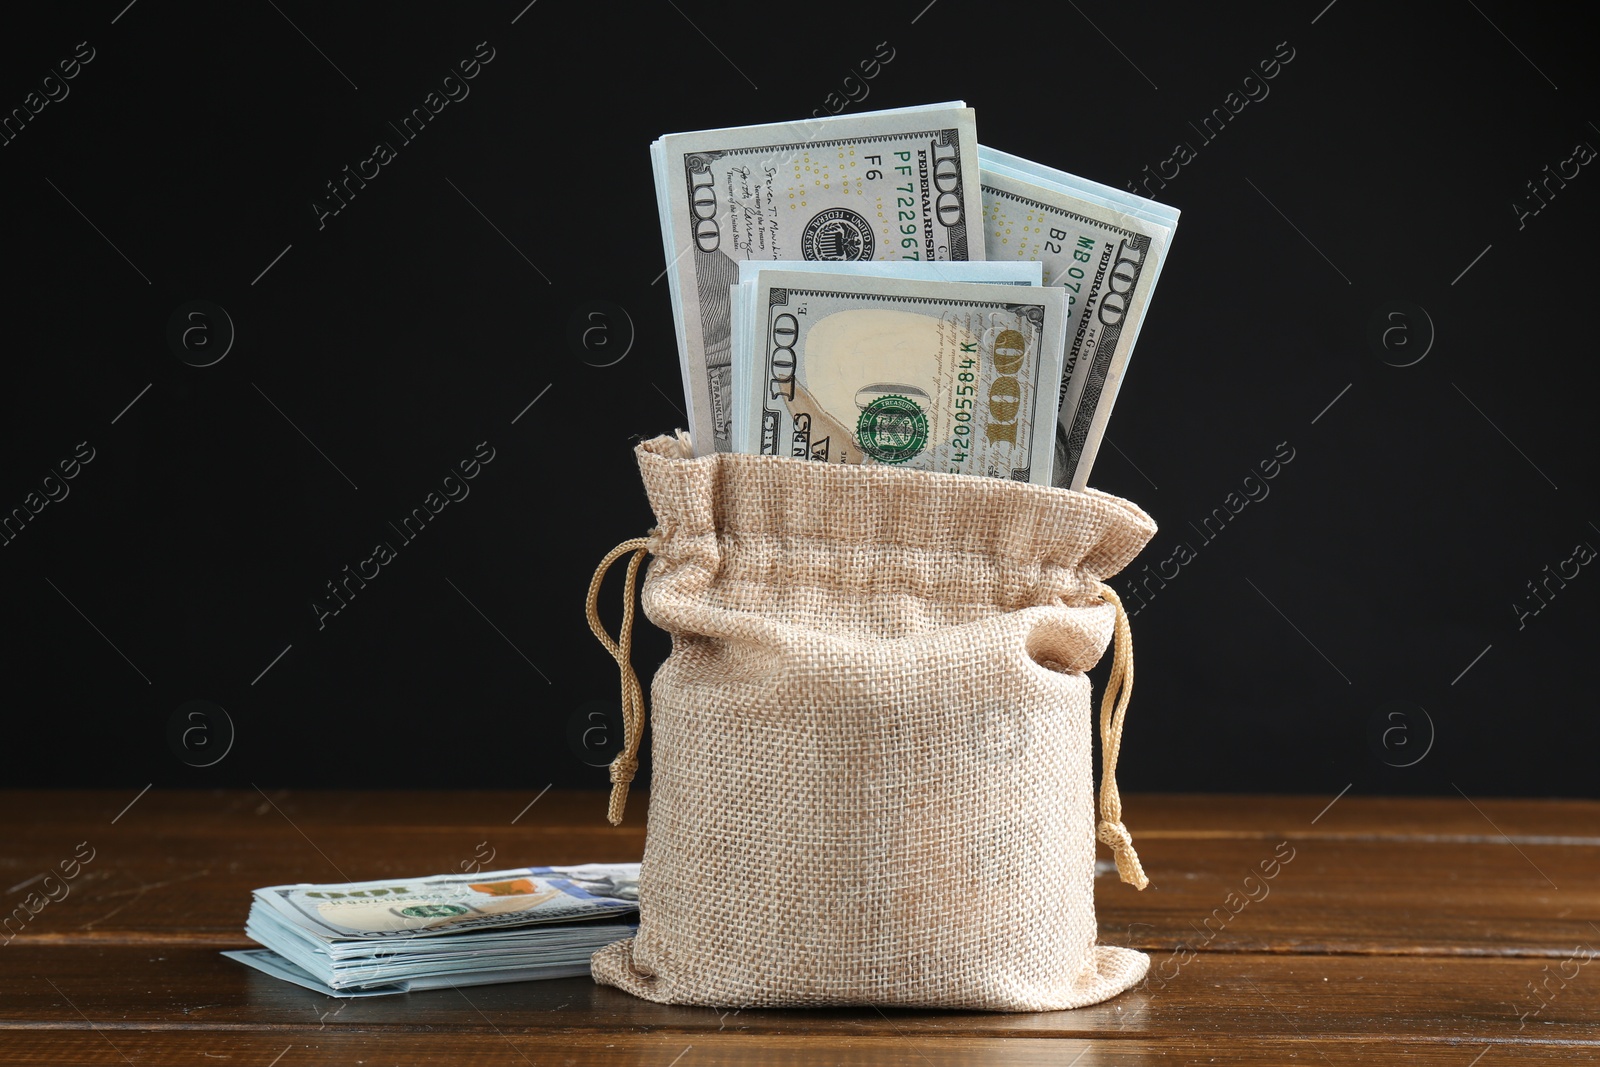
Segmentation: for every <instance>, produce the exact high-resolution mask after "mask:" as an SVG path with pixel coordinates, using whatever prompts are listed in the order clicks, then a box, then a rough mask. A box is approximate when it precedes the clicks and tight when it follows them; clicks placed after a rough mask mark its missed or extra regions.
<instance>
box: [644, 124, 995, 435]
mask: <svg viewBox="0 0 1600 1067" xmlns="http://www.w3.org/2000/svg"><path fill="white" fill-rule="evenodd" d="M650 158H651V163H652V166H653V168H654V171H655V182H656V200H657V209H658V212H659V215H660V219H661V229H662V239H663V246H664V248H665V252H666V260H667V269H666V271H665V273H666V275H667V280H668V281H667V284H668V288H669V290H670V293H671V297H672V308H673V320H674V325H675V326H676V330H677V338H678V353H679V359H680V362H681V369H682V371H683V386H684V396H685V399H686V401H687V403H688V415H689V430H690V436H691V439H692V440H693V442H694V447H695V450H696V452H697V453H698V454H700V455H706V454H708V453H710V452H712V451H724V452H725V451H728V450H729V449H730V448H731V444H732V441H731V436H730V434H731V428H730V425H729V416H730V405H731V401H732V366H731V363H732V344H731V342H732V338H731V320H730V315H729V306H728V294H729V289H730V287H731V286H733V285H734V284H736V283H737V282H738V280H739V276H738V264H739V262H740V261H742V260H746V259H761V260H793V259H809V260H880V259H881V260H921V261H928V260H963V259H980V260H981V259H983V258H984V248H983V227H982V226H981V225H980V224H979V218H980V208H981V196H980V194H979V192H978V162H977V134H976V123H975V121H974V118H973V113H972V110H971V109H970V108H967V107H965V106H964V105H963V104H961V103H960V102H955V103H949V104H933V105H928V106H924V107H914V108H901V109H897V110H893V111H873V112H863V113H861V114H858V115H836V116H828V117H824V118H820V119H809V120H805V121H801V122H789V123H776V124H772V125H765V126H744V127H737V128H733V129H722V130H702V131H699V132H695V133H677V134H668V135H667V136H665V137H662V138H660V139H659V140H657V141H656V142H655V143H654V144H652V145H651V146H650Z"/></svg>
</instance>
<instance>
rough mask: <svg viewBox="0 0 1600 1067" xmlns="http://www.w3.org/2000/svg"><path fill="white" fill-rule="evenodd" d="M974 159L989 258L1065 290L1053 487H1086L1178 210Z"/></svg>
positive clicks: (1031, 167) (999, 155) (999, 160)
mask: <svg viewBox="0 0 1600 1067" xmlns="http://www.w3.org/2000/svg"><path fill="white" fill-rule="evenodd" d="M978 159H979V163H980V166H981V169H982V179H981V181H982V186H983V228H984V234H985V248H986V250H987V252H988V256H989V258H990V259H992V260H1006V259H1036V260H1039V261H1040V262H1042V263H1043V264H1044V268H1045V279H1044V281H1045V285H1047V286H1062V287H1064V288H1065V289H1066V290H1067V294H1068V302H1069V309H1070V310H1069V322H1068V324H1067V352H1066V360H1065V368H1064V370H1065V373H1064V374H1063V377H1062V383H1061V385H1062V391H1061V397H1060V403H1059V412H1060V421H1059V423H1058V426H1057V430H1056V450H1055V460H1054V479H1055V482H1054V484H1056V485H1058V486H1067V487H1070V488H1073V489H1082V488H1084V487H1085V486H1086V485H1087V484H1088V479H1089V471H1090V468H1091V467H1093V465H1094V460H1095V455H1096V454H1097V453H1098V451H1099V448H1100V441H1101V439H1102V438H1103V437H1104V435H1105V429H1106V423H1107V422H1108V421H1109V420H1110V418H1111V408H1112V405H1113V404H1114V403H1115V402H1116V398H1117V391H1118V390H1119V389H1120V388H1121V386H1122V380H1123V376H1124V375H1125V374H1126V372H1127V368H1128V360H1129V357H1130V356H1131V355H1132V353H1133V346H1134V342H1135V341H1137V340H1138V337H1139V327H1140V325H1141V324H1142V323H1143V321H1144V316H1145V312H1146V311H1147V309H1148V307H1149V304H1150V297H1151V294H1152V293H1153V292H1154V291H1155V286H1156V279H1157V278H1158V277H1159V276H1160V273H1161V267H1162V265H1163V264H1164V263H1165V262H1166V257H1167V249H1168V247H1169V246H1170V243H1171V240H1172V233H1173V230H1174V229H1175V228H1176V227H1177V224H1178V210H1177V209H1176V208H1173V207H1170V206H1167V205H1165V204H1158V203H1156V202H1155V201H1153V200H1146V199H1144V198H1143V197H1139V196H1135V195H1133V194H1131V193H1127V192H1124V191H1122V190H1120V189H1113V188H1111V187H1110V186H1106V185H1101V184H1099V183H1098V182H1091V181H1089V180H1087V179H1084V178H1079V177H1077V176H1076V175H1072V174H1067V173H1064V172H1062V171H1058V170H1052V169H1051V168H1049V167H1044V166H1041V165H1040V164H1037V163H1034V162H1032V161H1030V160H1026V159H1022V158H1020V157H1017V156H1013V155H1009V154H1007V153H1005V152H999V151H996V150H994V149H991V148H988V147H986V146H980V148H979V149H978Z"/></svg>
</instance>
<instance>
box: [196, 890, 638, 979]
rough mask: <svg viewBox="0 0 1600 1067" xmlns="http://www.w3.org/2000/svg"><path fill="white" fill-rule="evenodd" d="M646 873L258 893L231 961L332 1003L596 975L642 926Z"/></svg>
mask: <svg viewBox="0 0 1600 1067" xmlns="http://www.w3.org/2000/svg"><path fill="white" fill-rule="evenodd" d="M638 878H639V865H638V864H636V863H622V864H588V865H584V866H577V867H523V868H517V869H514V870H505V871H487V872H480V873H476V874H450V875H437V876H433V877H423V878H397V879H385V880H382V881H373V882H345V883H336V884H329V885H279V886H267V887H265V888H262V889H257V890H256V891H255V893H254V899H253V900H252V903H251V906H250V917H249V919H248V920H247V922H246V925H245V933H246V934H247V935H248V936H249V937H251V938H252V939H253V940H255V941H256V942H258V943H259V944H261V945H262V946H264V947H263V948H261V949H250V950H245V951H241V952H228V953H224V955H227V956H228V957H229V958H230V959H234V960H237V961H239V962H240V963H244V964H245V965H247V966H250V967H254V968H255V969H256V970H259V971H262V972H264V973H266V974H271V975H272V976H273V977H276V978H282V979H284V980H285V981H292V982H295V983H296V984H299V985H303V986H305V987H306V988H308V989H317V990H319V991H322V992H326V993H329V994H330V995H335V996H338V995H375V994H376V993H379V992H382V993H403V992H407V991H411V990H419V989H431V988H437V987H439V986H445V985H478V984H484V983H487V982H513V981H522V980H525V979H528V978H556V977H566V976H570V975H577V974H587V973H588V970H589V956H590V955H591V954H593V953H594V952H595V951H596V950H597V949H599V948H602V947H603V946H605V945H608V944H610V943H611V942H613V941H617V940H620V939H621V938H624V937H628V936H630V935H631V934H632V932H633V930H634V928H635V926H636V925H637V910H638Z"/></svg>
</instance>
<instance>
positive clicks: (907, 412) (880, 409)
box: [856, 395, 928, 463]
mask: <svg viewBox="0 0 1600 1067" xmlns="http://www.w3.org/2000/svg"><path fill="white" fill-rule="evenodd" d="M856 440H857V441H858V442H859V443H860V445H861V451H863V452H865V453H866V454H867V455H869V456H871V457H872V458H873V459H875V460H878V461H879V462H880V463H904V462H905V461H906V460H908V459H912V458H914V457H916V456H917V455H918V454H920V453H921V452H922V450H923V448H924V447H926V446H927V444H928V416H927V415H925V414H923V412H922V408H920V407H918V406H917V403H916V401H914V400H911V399H909V398H908V397H903V396H894V395H889V396H880V397H878V399H876V400H874V401H873V402H872V403H870V404H868V405H867V406H866V407H865V408H862V409H861V420H860V421H859V422H857V423H856Z"/></svg>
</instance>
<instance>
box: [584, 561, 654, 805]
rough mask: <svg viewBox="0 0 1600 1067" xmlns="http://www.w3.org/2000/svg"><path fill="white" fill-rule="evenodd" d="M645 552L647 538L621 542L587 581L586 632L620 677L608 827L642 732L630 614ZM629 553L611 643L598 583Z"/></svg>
mask: <svg viewBox="0 0 1600 1067" xmlns="http://www.w3.org/2000/svg"><path fill="white" fill-rule="evenodd" d="M649 551H650V539H649V538H647V537H635V538H632V539H630V540H627V541H624V542H622V544H620V545H618V546H617V547H616V548H613V549H612V550H611V551H610V552H609V553H607V555H606V558H605V559H603V560H601V561H600V566H598V567H596V568H595V572H594V578H593V579H591V580H590V582H589V600H588V615H589V629H591V630H593V631H594V635H595V636H596V637H598V638H599V639H600V643H601V644H602V645H604V646H606V651H607V652H609V653H611V658H612V659H614V660H616V661H617V670H618V671H619V672H620V674H621V676H622V751H621V752H618V753H617V756H616V758H615V759H613V760H612V761H611V804H610V807H608V808H607V810H606V819H607V821H609V822H610V823H611V825H612V826H620V825H622V809H623V807H624V806H625V805H626V804H627V803H628V783H629V782H631V781H633V776H634V773H635V772H637V771H638V770H639V739H640V736H641V735H642V734H643V733H644V690H642V689H640V688H639V676H638V675H637V674H635V673H634V671H633V659H632V657H633V611H634V601H635V599H636V598H635V596H634V590H635V589H636V588H637V587H638V581H639V564H641V563H643V562H644V557H645V555H646V554H647V553H648V552H649ZM629 552H632V553H633V558H632V559H630V560H628V574H627V579H626V584H625V585H624V587H623V593H622V596H623V602H622V629H621V630H620V631H619V632H618V634H617V639H616V640H612V638H611V635H610V634H609V633H607V632H606V628H605V626H604V624H602V623H601V622H600V583H601V582H602V581H604V580H605V576H606V572H607V571H609V570H610V569H611V565H612V564H613V563H615V562H616V561H617V560H618V559H619V558H620V557H622V556H625V555H627V554H628V553H629Z"/></svg>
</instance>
